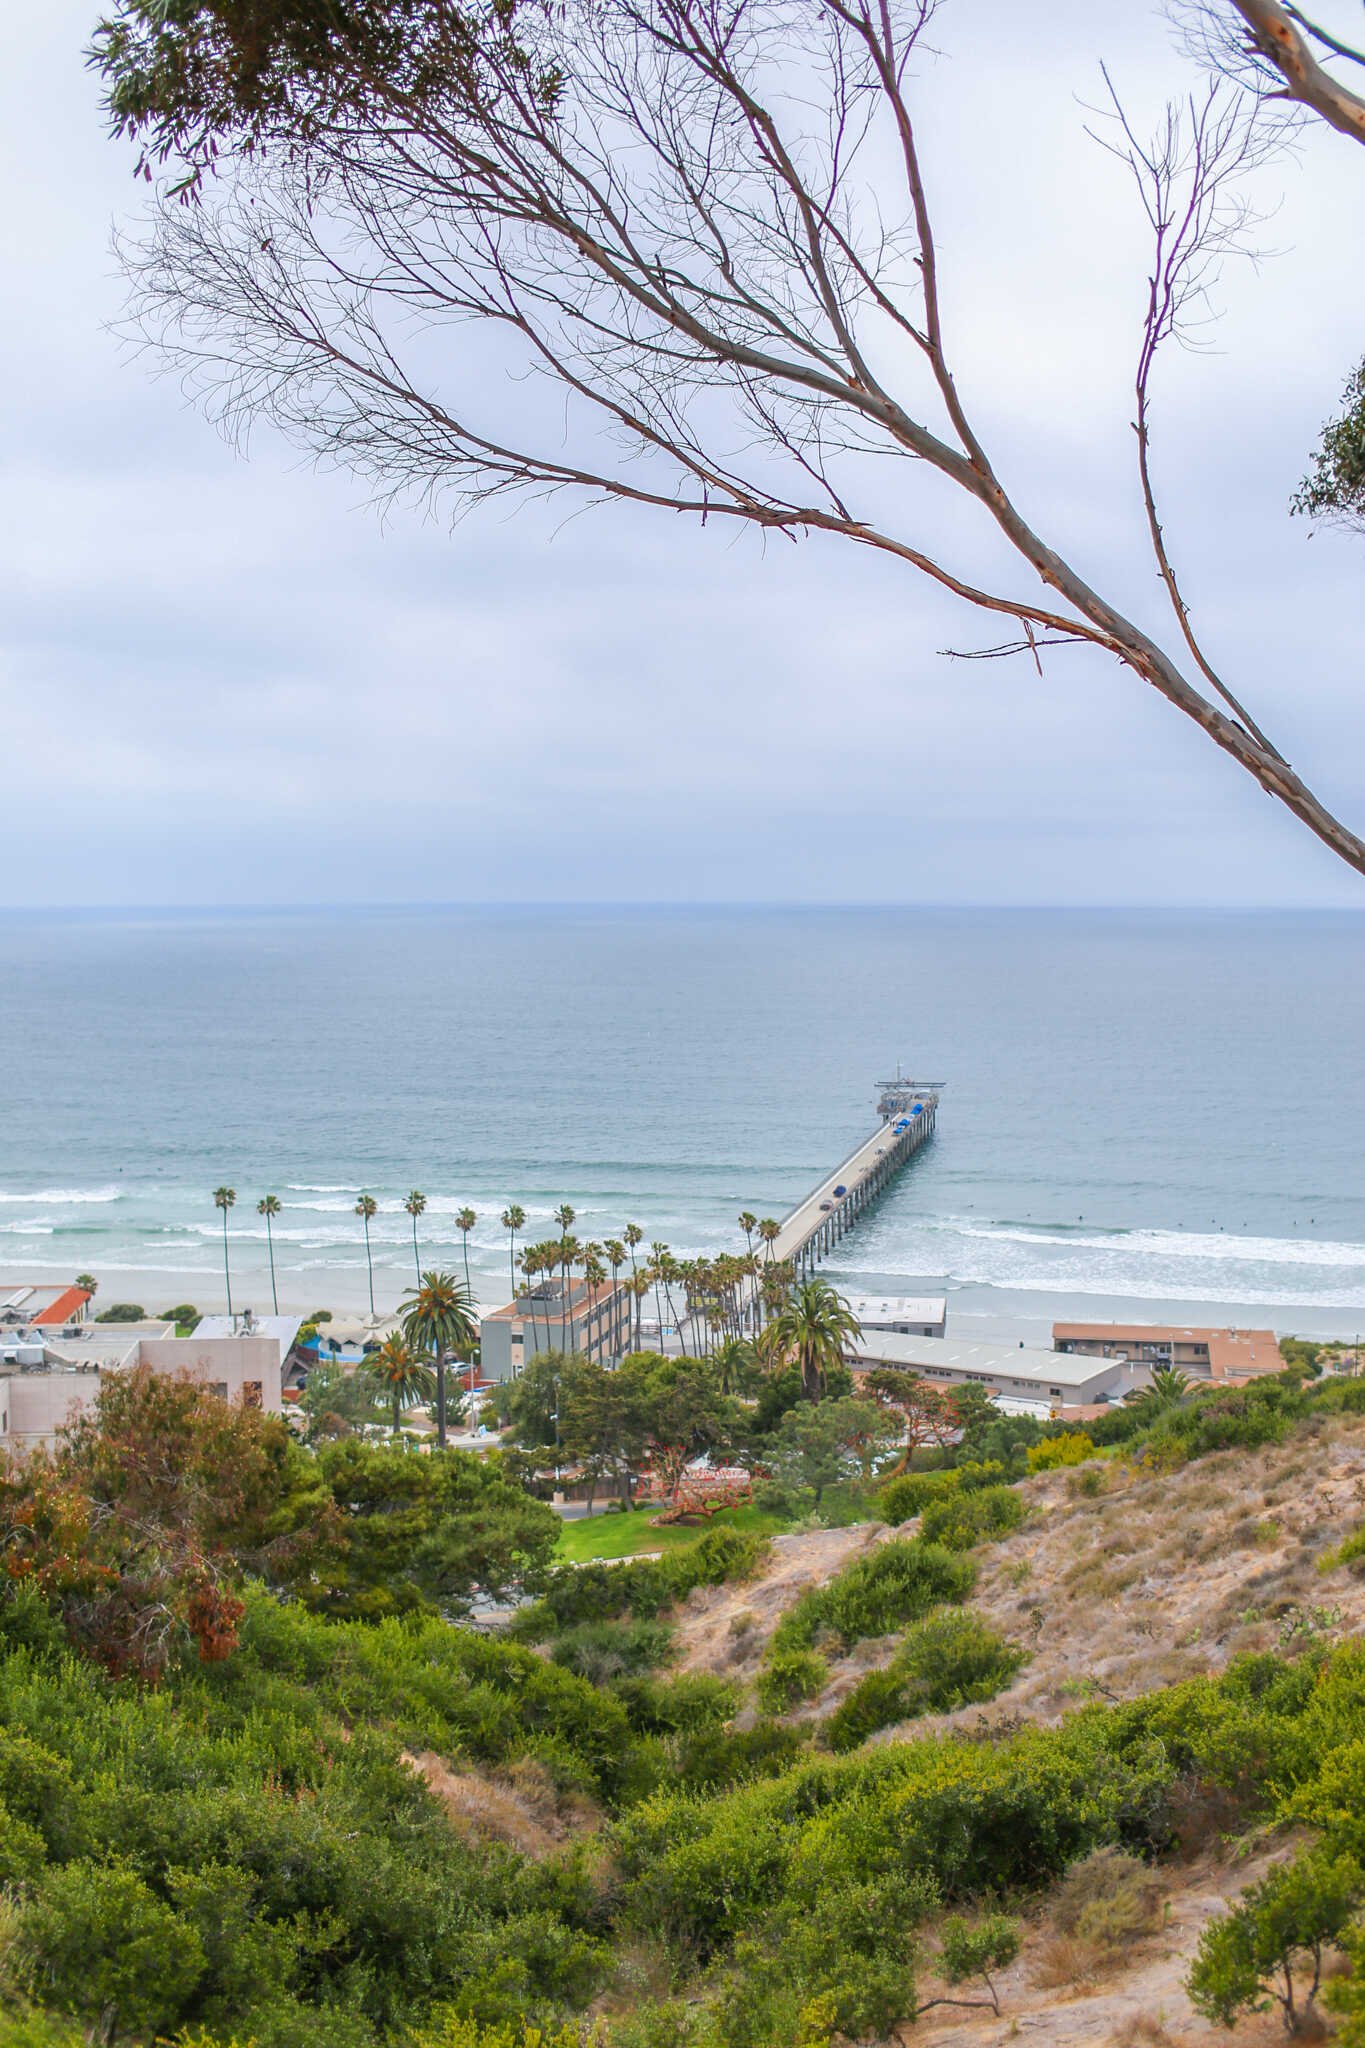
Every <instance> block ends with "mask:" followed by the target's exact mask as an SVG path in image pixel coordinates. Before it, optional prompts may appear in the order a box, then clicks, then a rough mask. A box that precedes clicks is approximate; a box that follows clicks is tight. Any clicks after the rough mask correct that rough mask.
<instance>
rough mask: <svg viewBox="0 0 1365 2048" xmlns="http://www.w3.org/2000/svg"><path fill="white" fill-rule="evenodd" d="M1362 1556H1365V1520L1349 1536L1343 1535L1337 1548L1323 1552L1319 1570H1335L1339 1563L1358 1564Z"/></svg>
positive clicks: (1319, 1560)
mask: <svg viewBox="0 0 1365 2048" xmlns="http://www.w3.org/2000/svg"><path fill="white" fill-rule="evenodd" d="M1361 1558H1365V1522H1362V1524H1361V1526H1360V1527H1359V1528H1358V1529H1352V1531H1351V1533H1350V1535H1349V1536H1343V1537H1342V1539H1341V1542H1340V1543H1338V1544H1337V1545H1336V1546H1335V1548H1333V1549H1332V1550H1328V1551H1325V1552H1324V1553H1323V1555H1322V1556H1321V1557H1320V1558H1319V1559H1318V1570H1319V1571H1320V1572H1330V1571H1335V1570H1336V1568H1337V1566H1338V1565H1343V1564H1356V1563H1358V1562H1359V1560H1360V1559H1361Z"/></svg>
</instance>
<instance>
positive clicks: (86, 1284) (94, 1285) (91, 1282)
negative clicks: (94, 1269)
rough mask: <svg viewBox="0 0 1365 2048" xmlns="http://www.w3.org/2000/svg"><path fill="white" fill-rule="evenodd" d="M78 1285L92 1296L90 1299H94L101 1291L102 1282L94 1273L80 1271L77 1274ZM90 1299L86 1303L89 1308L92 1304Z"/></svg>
mask: <svg viewBox="0 0 1365 2048" xmlns="http://www.w3.org/2000/svg"><path fill="white" fill-rule="evenodd" d="M76 1285H77V1287H79V1288H80V1289H81V1290H82V1292H83V1293H85V1294H88V1295H89V1296H90V1301H93V1300H94V1299H95V1296H96V1295H97V1294H98V1293H99V1291H100V1283H99V1281H98V1280H97V1279H96V1278H95V1276H94V1274H93V1273H78V1274H77V1275H76ZM90 1301H87V1302H86V1304H85V1306H86V1307H87V1308H89V1306H90Z"/></svg>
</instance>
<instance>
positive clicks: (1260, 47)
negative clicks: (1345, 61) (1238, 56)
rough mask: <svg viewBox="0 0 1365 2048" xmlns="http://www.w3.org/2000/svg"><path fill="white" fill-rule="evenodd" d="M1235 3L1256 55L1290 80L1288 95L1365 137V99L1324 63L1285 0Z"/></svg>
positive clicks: (1354, 137)
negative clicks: (1282, 3)
mask: <svg viewBox="0 0 1365 2048" xmlns="http://www.w3.org/2000/svg"><path fill="white" fill-rule="evenodd" d="M1232 5H1233V6H1234V7H1235V8H1236V9H1237V12H1238V13H1239V14H1240V15H1241V17H1242V19H1243V21H1244V22H1245V23H1246V25H1247V28H1248V30H1249V31H1250V37H1251V44H1252V48H1253V49H1254V50H1255V52H1256V55H1257V56H1258V57H1263V58H1264V59H1265V61H1266V63H1268V64H1273V65H1274V67H1275V69H1276V70H1277V71H1278V72H1279V74H1280V76H1281V78H1282V79H1283V80H1284V93H1285V97H1286V98H1288V99H1291V100H1296V101H1297V102H1298V104H1299V105H1300V106H1303V107H1308V108H1310V109H1311V110H1312V112H1313V113H1315V114H1319V115H1321V117H1322V119H1323V120H1324V121H1326V122H1328V123H1330V125H1331V126H1332V127H1333V128H1335V129H1337V130H1338V131H1339V132H1340V133H1341V134H1342V135H1349V136H1350V137H1351V138H1352V140H1353V141H1355V142H1365V98H1363V97H1362V96H1361V94H1359V93H1357V92H1352V91H1350V89H1349V88H1348V87H1347V86H1344V85H1343V84H1342V82H1341V80H1340V79H1339V78H1336V77H1334V76H1333V74H1332V73H1331V72H1330V71H1329V70H1328V69H1327V68H1326V66H1325V65H1323V64H1320V63H1319V62H1318V59H1317V57H1316V56H1315V55H1314V54H1313V49H1312V46H1311V44H1310V42H1309V39H1308V37H1307V36H1306V35H1305V34H1304V33H1303V31H1302V30H1301V29H1300V28H1299V26H1298V23H1297V21H1296V20H1295V17H1294V13H1293V12H1292V11H1291V10H1290V9H1289V8H1287V7H1283V6H1281V4H1280V0H1232ZM1300 18H1301V17H1300ZM1324 40H1325V39H1324ZM1329 47H1330V45H1329ZM1343 54H1348V55H1351V56H1353V57H1354V56H1355V55H1356V54H1357V53H1356V52H1354V51H1351V52H1345V51H1343Z"/></svg>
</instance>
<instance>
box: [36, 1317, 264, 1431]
mask: <svg viewBox="0 0 1365 2048" xmlns="http://www.w3.org/2000/svg"><path fill="white" fill-rule="evenodd" d="M138 1354H139V1355H138V1362H139V1363H140V1364H143V1365H148V1366H150V1367H151V1368H152V1370H153V1372H163V1373H172V1374H174V1373H180V1372H187V1373H189V1374H190V1375H191V1377H192V1378H194V1379H196V1380H202V1381H203V1382H204V1383H205V1385H207V1386H210V1387H212V1388H213V1390H214V1391H215V1393H220V1394H222V1395H223V1396H224V1397H225V1399H227V1400H229V1401H233V1402H237V1401H240V1400H241V1399H242V1398H243V1395H245V1396H246V1397H247V1399H248V1400H249V1401H250V1402H251V1403H252V1404H253V1405H255V1406H259V1407H261V1408H264V1409H265V1410H266V1411H267V1413H269V1414H271V1415H279V1414H281V1413H282V1412H283V1408H284V1403H283V1402H282V1400H281V1399H280V1346H279V1340H278V1338H275V1337H209V1338H205V1339H196V1338H194V1337H158V1338H153V1339H151V1340H148V1341H145V1342H143V1343H142V1344H140V1345H139V1347H138ZM110 1370H111V1371H119V1370H121V1368H120V1367H119V1366H117V1365H114V1366H111V1368H110ZM102 1378H103V1374H102V1373H100V1372H88V1371H86V1372H82V1371H74V1370H72V1369H71V1368H66V1369H62V1368H60V1367H58V1368H55V1369H49V1370H48V1371H46V1372H15V1373H7V1374H5V1375H3V1376H0V1437H4V1438H6V1439H7V1440H8V1441H9V1442H10V1443H12V1444H15V1445H24V1444H32V1443H41V1442H44V1441H45V1440H47V1439H48V1438H50V1437H52V1436H54V1435H55V1434H56V1432H57V1431H58V1430H59V1429H60V1428H61V1426H62V1424H63V1423H64V1422H69V1421H70V1420H71V1418H72V1416H73V1415H74V1414H76V1413H78V1412H79V1411H80V1410H81V1409H83V1408H88V1407H89V1406H90V1405H91V1403H92V1402H93V1401H94V1399H95V1396H96V1394H97V1393H98V1392H99V1388H100V1381H101V1379H102Z"/></svg>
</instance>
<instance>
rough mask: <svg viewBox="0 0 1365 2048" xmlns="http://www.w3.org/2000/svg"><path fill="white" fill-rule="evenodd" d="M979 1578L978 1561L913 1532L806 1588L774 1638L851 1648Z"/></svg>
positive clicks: (786, 1646)
mask: <svg viewBox="0 0 1365 2048" xmlns="http://www.w3.org/2000/svg"><path fill="white" fill-rule="evenodd" d="M975 1580H976V1570H975V1567H974V1566H973V1565H972V1564H971V1563H970V1562H969V1561H968V1560H967V1559H966V1558H964V1557H954V1556H953V1555H952V1553H951V1552H950V1551H948V1550H947V1549H945V1548H943V1546H941V1545H939V1544H936V1543H926V1542H923V1541H921V1540H917V1539H913V1538H912V1539H910V1540H898V1541H895V1542H891V1543H882V1544H879V1545H878V1547H877V1548H876V1549H875V1550H870V1551H868V1552H867V1553H866V1554H865V1555H864V1556H862V1557H859V1558H855V1560H854V1562H853V1563H852V1564H850V1565H846V1566H845V1567H844V1569H843V1571H841V1572H840V1573H838V1575H837V1576H836V1577H835V1578H833V1579H831V1580H830V1581H829V1583H828V1584H827V1585H824V1586H813V1587H811V1589H810V1590H809V1591H808V1592H806V1593H803V1594H802V1595H801V1597H800V1599H799V1600H797V1601H796V1603H795V1604H794V1605H793V1606H792V1607H791V1608H789V1609H788V1611H787V1613H786V1614H784V1615H783V1617H782V1619H781V1621H780V1622H779V1623H778V1625H777V1628H776V1630H775V1631H774V1634H773V1644H774V1647H775V1648H776V1649H783V1650H797V1649H810V1648H811V1647H812V1646H813V1645H814V1644H815V1643H816V1642H817V1641H820V1640H822V1639H824V1638H831V1639H833V1640H834V1641H836V1642H838V1643H839V1644H840V1645H841V1647H842V1648H844V1649H849V1648H851V1647H852V1645H853V1644H854V1643H857V1642H861V1641H862V1640H863V1638H864V1637H866V1636H885V1635H890V1634H891V1633H892V1632H893V1631H894V1630H896V1629H900V1628H904V1627H905V1626H906V1624H907V1623H908V1622H911V1621H915V1620H917V1619H918V1618H919V1617H920V1616H921V1615H923V1614H927V1613H928V1612H929V1610H930V1608H932V1607H938V1606H942V1605H943V1604H944V1603H946V1602H949V1601H953V1602H956V1601H961V1600H965V1599H966V1597H967V1595H968V1594H969V1593H970V1592H971V1590H972V1586H973V1584H974V1583H975Z"/></svg>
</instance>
